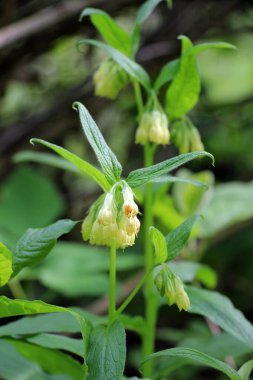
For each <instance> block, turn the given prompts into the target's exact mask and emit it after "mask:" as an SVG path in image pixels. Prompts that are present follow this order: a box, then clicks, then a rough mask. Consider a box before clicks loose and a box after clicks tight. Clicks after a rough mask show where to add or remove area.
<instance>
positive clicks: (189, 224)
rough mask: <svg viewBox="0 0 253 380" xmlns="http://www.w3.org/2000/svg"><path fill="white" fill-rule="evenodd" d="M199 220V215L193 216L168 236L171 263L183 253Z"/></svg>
mask: <svg viewBox="0 0 253 380" xmlns="http://www.w3.org/2000/svg"><path fill="white" fill-rule="evenodd" d="M197 219H198V215H193V216H191V217H190V218H188V219H186V221H185V222H184V223H182V224H180V226H178V227H177V228H176V229H174V230H172V231H171V232H170V233H169V234H168V235H167V236H166V242H167V248H168V260H169V261H171V260H174V259H175V258H176V257H177V256H178V255H179V253H180V252H181V251H182V249H183V248H184V246H185V244H186V242H187V240H188V239H189V237H190V234H191V231H192V228H193V226H194V224H195V222H196V220H197Z"/></svg>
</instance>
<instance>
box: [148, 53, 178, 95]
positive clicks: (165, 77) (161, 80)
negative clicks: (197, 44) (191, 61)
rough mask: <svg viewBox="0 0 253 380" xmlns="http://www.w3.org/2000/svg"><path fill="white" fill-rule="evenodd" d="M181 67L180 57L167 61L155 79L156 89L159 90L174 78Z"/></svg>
mask: <svg viewBox="0 0 253 380" xmlns="http://www.w3.org/2000/svg"><path fill="white" fill-rule="evenodd" d="M179 68H180V59H174V60H173V61H170V62H168V63H166V65H164V66H163V68H162V70H161V71H160V73H159V75H158V77H157V79H156V81H155V84H154V90H155V91H156V92H158V90H159V89H160V88H161V87H162V86H163V85H164V84H165V83H168V82H170V81H171V80H172V79H174V78H175V76H176V74H177V72H178V70H179Z"/></svg>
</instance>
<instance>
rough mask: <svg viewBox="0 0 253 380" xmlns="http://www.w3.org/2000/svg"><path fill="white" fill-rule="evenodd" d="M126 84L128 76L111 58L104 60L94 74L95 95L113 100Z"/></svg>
mask: <svg viewBox="0 0 253 380" xmlns="http://www.w3.org/2000/svg"><path fill="white" fill-rule="evenodd" d="M127 82H128V74H127V73H126V72H125V70H124V69H122V67H121V66H120V65H119V64H118V63H117V62H115V61H114V60H113V59H111V58H107V59H106V60H104V61H103V62H102V63H101V65H100V66H99V68H98V70H97V71H96V72H95V73H94V76H93V83H94V85H95V94H96V95H98V96H102V97H104V98H109V99H115V98H116V97H117V95H118V93H119V92H120V91H121V90H122V89H123V88H124V87H125V85H126V84H127Z"/></svg>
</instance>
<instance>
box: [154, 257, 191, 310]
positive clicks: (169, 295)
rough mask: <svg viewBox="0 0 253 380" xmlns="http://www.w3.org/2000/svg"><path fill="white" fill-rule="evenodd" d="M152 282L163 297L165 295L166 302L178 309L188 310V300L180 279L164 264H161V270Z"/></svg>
mask: <svg viewBox="0 0 253 380" xmlns="http://www.w3.org/2000/svg"><path fill="white" fill-rule="evenodd" d="M154 283H155V285H156V287H157V289H158V291H159V293H160V295H161V296H162V297H163V296H165V297H166V300H167V302H168V304H169V305H170V306H171V305H173V304H176V305H177V307H178V308H179V310H180V311H181V310H188V308H189V307H190V300H189V298H188V295H187V293H186V292H185V290H184V286H183V283H182V281H181V279H180V278H179V277H178V276H176V275H175V274H174V273H173V271H172V270H171V269H170V268H169V267H168V265H166V264H162V268H161V270H160V271H159V272H158V274H157V275H156V276H155V278H154Z"/></svg>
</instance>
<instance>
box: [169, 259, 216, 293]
mask: <svg viewBox="0 0 253 380" xmlns="http://www.w3.org/2000/svg"><path fill="white" fill-rule="evenodd" d="M170 267H171V269H172V270H173V271H174V272H175V273H176V274H177V275H178V276H179V277H180V278H181V280H182V281H183V282H193V281H194V280H197V281H199V282H201V283H202V284H203V285H205V286H207V287H208V288H210V289H214V288H215V287H216V285H217V274H216V272H215V271H214V270H213V269H212V268H210V267H209V266H208V265H205V264H201V263H195V262H192V261H184V260H180V261H174V262H172V263H170Z"/></svg>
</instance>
